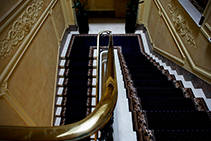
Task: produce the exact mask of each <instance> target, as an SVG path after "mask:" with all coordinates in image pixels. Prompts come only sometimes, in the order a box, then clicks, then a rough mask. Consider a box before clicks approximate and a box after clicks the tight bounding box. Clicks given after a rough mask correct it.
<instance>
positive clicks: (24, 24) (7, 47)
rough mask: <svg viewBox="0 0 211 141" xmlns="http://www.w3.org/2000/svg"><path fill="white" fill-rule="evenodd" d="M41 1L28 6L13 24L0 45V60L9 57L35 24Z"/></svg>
mask: <svg viewBox="0 0 211 141" xmlns="http://www.w3.org/2000/svg"><path fill="white" fill-rule="evenodd" d="M42 7H43V1H42V0H37V1H36V2H34V3H33V4H31V5H29V6H28V7H27V8H26V10H25V11H24V12H23V14H22V15H21V16H20V17H19V18H18V19H17V20H16V21H15V22H14V23H13V25H12V28H11V29H10V30H9V32H8V34H7V36H6V38H5V39H4V40H2V41H1V44H0V58H1V59H4V58H6V57H7V56H9V55H10V53H11V52H12V50H13V49H14V48H15V47H16V46H17V44H18V43H20V42H21V41H22V40H23V39H24V37H26V35H27V34H29V32H30V30H31V29H32V26H33V24H35V22H36V20H37V18H38V16H39V14H40V12H41V9H42Z"/></svg>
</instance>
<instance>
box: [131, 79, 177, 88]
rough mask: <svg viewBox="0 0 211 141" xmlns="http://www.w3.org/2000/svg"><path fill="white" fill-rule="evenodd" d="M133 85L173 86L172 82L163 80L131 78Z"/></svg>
mask: <svg viewBox="0 0 211 141" xmlns="http://www.w3.org/2000/svg"><path fill="white" fill-rule="evenodd" d="M133 82H134V86H135V87H148V86H151V87H174V85H173V82H171V81H165V80H133Z"/></svg>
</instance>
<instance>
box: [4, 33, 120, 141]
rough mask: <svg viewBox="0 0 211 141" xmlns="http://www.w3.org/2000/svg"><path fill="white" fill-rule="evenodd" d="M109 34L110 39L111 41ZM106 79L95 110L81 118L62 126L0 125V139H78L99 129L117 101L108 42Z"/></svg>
mask: <svg viewBox="0 0 211 141" xmlns="http://www.w3.org/2000/svg"><path fill="white" fill-rule="evenodd" d="M111 40H112V36H111V35H110V41H109V42H113V41H111ZM109 45H110V47H109V53H108V64H107V66H108V67H107V79H106V84H104V85H105V91H104V96H103V97H102V98H101V100H100V102H99V104H98V105H97V106H96V108H95V110H94V111H93V112H92V113H91V114H90V115H89V116H87V117H86V118H84V119H83V120H81V121H79V122H76V123H73V124H69V125H64V126H49V127H42V126H40V127H32V126H30V127H29V126H28V127H27V126H25V127H24V126H22V127H20V126H0V139H7V140H8V139H9V140H80V139H82V138H86V137H88V136H90V135H92V134H94V133H96V132H97V131H98V130H100V129H101V128H102V127H104V125H105V124H106V123H107V122H108V121H109V119H110V118H111V116H112V114H113V111H114V108H115V105H116V101H117V81H116V73H115V64H114V57H113V56H114V55H113V44H109Z"/></svg>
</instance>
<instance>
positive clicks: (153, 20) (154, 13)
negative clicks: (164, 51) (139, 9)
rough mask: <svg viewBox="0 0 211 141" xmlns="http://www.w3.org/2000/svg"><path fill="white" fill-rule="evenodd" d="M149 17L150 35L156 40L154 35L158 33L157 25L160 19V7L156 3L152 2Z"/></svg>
mask: <svg viewBox="0 0 211 141" xmlns="http://www.w3.org/2000/svg"><path fill="white" fill-rule="evenodd" d="M149 15H150V16H149V18H148V21H147V28H148V30H149V32H150V37H151V38H152V40H153V41H154V37H155V34H156V29H157V25H158V23H159V22H158V21H159V18H160V17H159V9H158V7H157V6H156V4H155V3H152V4H151V6H150V12H149Z"/></svg>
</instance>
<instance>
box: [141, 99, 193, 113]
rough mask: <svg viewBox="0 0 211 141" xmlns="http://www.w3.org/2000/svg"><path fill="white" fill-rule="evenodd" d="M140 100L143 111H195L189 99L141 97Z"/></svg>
mask: <svg viewBox="0 0 211 141" xmlns="http://www.w3.org/2000/svg"><path fill="white" fill-rule="evenodd" d="M140 99H141V105H142V109H143V110H178V111H179V110H182V111H185V110H186V111H191V110H192V111H195V110H196V108H195V106H194V104H193V101H192V99H190V98H178V97H142V98H140Z"/></svg>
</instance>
